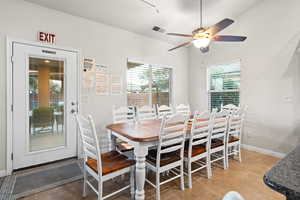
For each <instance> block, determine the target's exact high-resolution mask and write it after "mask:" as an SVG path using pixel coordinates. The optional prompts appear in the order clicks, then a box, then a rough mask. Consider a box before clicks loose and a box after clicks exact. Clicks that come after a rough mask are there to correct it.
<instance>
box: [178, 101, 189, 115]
mask: <svg viewBox="0 0 300 200" xmlns="http://www.w3.org/2000/svg"><path fill="white" fill-rule="evenodd" d="M175 110H176V113H181V114H183V115H184V116H190V115H191V109H190V106H189V105H184V104H179V105H178V106H176V108H175Z"/></svg>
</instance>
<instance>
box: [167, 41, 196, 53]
mask: <svg viewBox="0 0 300 200" xmlns="http://www.w3.org/2000/svg"><path fill="white" fill-rule="evenodd" d="M191 44H193V41H190V42H186V43H183V44H181V45H178V46H177V47H174V48H172V49H169V51H173V50H175V49H178V48H180V47H184V46H189V45H191Z"/></svg>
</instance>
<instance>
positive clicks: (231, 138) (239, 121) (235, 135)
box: [226, 112, 244, 167]
mask: <svg viewBox="0 0 300 200" xmlns="http://www.w3.org/2000/svg"><path fill="white" fill-rule="evenodd" d="M243 124H244V113H243V112H241V113H233V114H231V115H230V117H229V122H228V131H227V139H226V163H227V167H229V161H228V160H229V156H232V155H238V156H239V161H240V162H242V155H241V137H242V130H243Z"/></svg>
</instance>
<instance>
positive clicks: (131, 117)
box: [112, 105, 136, 152]
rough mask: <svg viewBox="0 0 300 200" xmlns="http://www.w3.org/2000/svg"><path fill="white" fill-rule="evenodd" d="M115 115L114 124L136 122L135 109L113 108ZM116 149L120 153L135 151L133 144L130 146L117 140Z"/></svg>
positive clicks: (125, 107)
mask: <svg viewBox="0 0 300 200" xmlns="http://www.w3.org/2000/svg"><path fill="white" fill-rule="evenodd" d="M112 113H113V123H114V124H117V123H133V122H135V121H136V117H135V112H134V109H133V108H129V107H127V106H121V107H117V106H115V105H114V106H113V109H112ZM115 145H116V146H115V147H116V149H117V150H118V151H119V152H127V151H131V150H133V148H134V147H133V146H132V145H131V144H128V143H127V142H124V141H121V140H117V141H116V144H115Z"/></svg>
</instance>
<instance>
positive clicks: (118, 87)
mask: <svg viewBox="0 0 300 200" xmlns="http://www.w3.org/2000/svg"><path fill="white" fill-rule="evenodd" d="M110 84H111V94H112V95H120V94H122V77H121V75H119V74H111V76H110Z"/></svg>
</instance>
